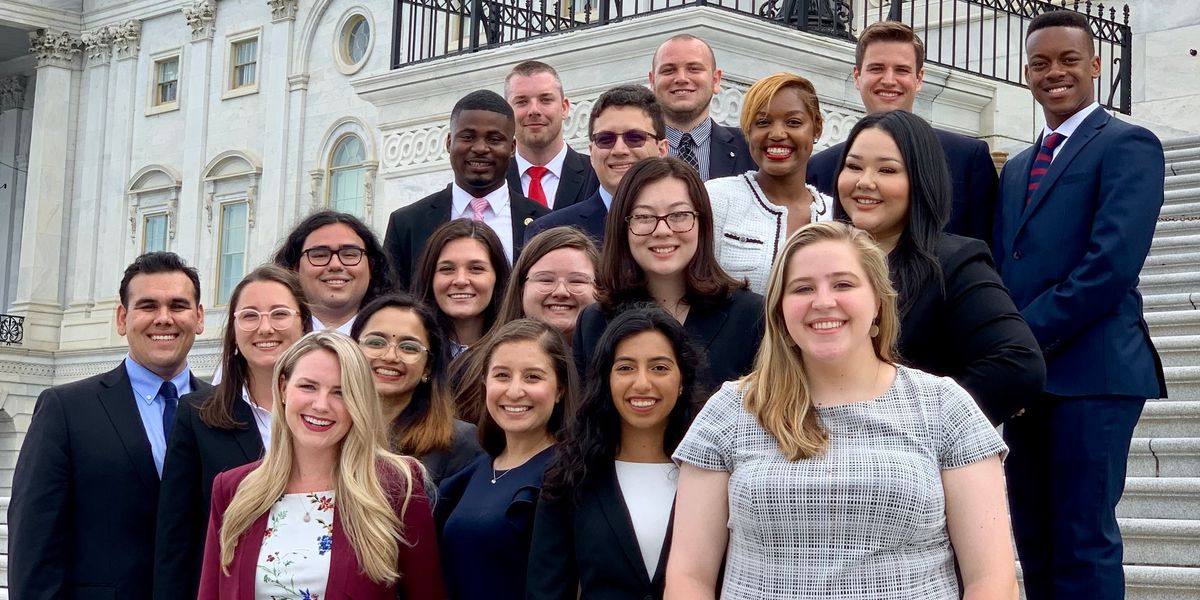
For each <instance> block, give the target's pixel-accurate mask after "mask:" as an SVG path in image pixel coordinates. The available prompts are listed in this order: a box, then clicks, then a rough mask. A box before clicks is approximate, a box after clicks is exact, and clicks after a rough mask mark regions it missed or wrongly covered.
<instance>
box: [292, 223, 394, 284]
mask: <svg viewBox="0 0 1200 600" xmlns="http://www.w3.org/2000/svg"><path fill="white" fill-rule="evenodd" d="M338 223H341V224H343V225H345V226H347V227H349V228H350V229H351V230H353V231H354V235H357V236H358V237H360V238H362V241H363V247H364V248H365V249H366V256H367V265H368V266H369V267H370V269H371V283H370V284H369V285H368V286H367V293H366V295H364V296H363V299H362V304H366V303H368V302H370V301H371V300H374V299H375V297H376V296H380V295H383V294H387V293H389V292H393V291H395V290H396V289H398V286H397V284H396V276H395V275H394V274H393V273H392V264H391V262H389V261H388V257H387V254H385V253H384V252H383V245H382V244H380V243H379V238H377V237H375V232H374V231H371V228H370V227H368V226H367V224H366V223H363V222H362V220H361V219H359V218H358V217H356V216H354V215H352V214H350V213H344V212H337V211H335V210H321V211H317V212H315V213H312V214H311V215H308V216H307V217H305V218H304V220H303V221H300V223H299V224H297V225H296V227H295V228H293V229H292V231H291V232H290V233H288V236H287V239H285V240H284V241H283V245H282V246H280V247H279V250H277V251H276V252H275V256H274V258H272V260H271V262H274V263H275V264H277V265H279V266H281V267H283V268H285V269H289V270H292V271H297V272H298V271H299V270H300V259H301V258H302V257H303V253H304V240H306V239H308V236H309V235H311V234H312V232H314V231H316V230H318V229H320V228H322V227H325V226H326V225H336V224H338Z"/></svg>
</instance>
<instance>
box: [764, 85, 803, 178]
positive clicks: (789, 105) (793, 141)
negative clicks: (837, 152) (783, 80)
mask: <svg viewBox="0 0 1200 600" xmlns="http://www.w3.org/2000/svg"><path fill="white" fill-rule="evenodd" d="M815 130H816V122H815V120H814V119H813V115H811V114H809V112H808V107H807V106H805V104H804V98H803V96H802V94H801V92H800V89H799V88H796V87H786V88H783V89H781V90H779V93H777V94H775V96H774V97H773V98H771V101H770V102H769V103H767V107H766V110H765V111H763V112H760V113H759V114H758V115H756V116H755V118H754V123H753V125H752V126H751V127H750V132H749V137H750V140H749V141H750V156H751V158H753V159H754V162H755V163H757V164H758V165H759V170H760V172H761V173H764V174H766V175H769V176H772V177H784V176H787V175H790V174H792V173H795V172H797V171H799V172H800V173H804V171H805V170H806V169H807V168H808V159H809V157H811V156H812V149H813V141H814V138H815Z"/></svg>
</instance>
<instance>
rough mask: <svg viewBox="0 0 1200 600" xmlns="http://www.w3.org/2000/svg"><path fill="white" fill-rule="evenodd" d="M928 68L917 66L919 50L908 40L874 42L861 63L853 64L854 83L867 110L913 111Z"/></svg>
mask: <svg viewBox="0 0 1200 600" xmlns="http://www.w3.org/2000/svg"><path fill="white" fill-rule="evenodd" d="M924 80H925V69H918V68H917V51H916V49H915V48H913V45H912V44H911V43H909V42H874V43H872V44H870V45H869V46H867V48H866V50H864V51H863V60H862V66H861V67H854V87H856V88H858V93H859V94H860V95H861V96H862V101H863V105H865V106H866V107H867V112H868V113H874V112H888V111H891V110H897V109H899V110H906V111H909V112H912V108H913V103H914V102H915V101H916V99H917V92H919V91H921V84H922V82H923V81H924Z"/></svg>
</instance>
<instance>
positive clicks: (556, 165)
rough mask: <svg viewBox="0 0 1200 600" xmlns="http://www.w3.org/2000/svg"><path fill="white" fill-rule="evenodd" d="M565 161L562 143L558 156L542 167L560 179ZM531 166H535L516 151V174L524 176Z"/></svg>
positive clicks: (564, 145)
mask: <svg viewBox="0 0 1200 600" xmlns="http://www.w3.org/2000/svg"><path fill="white" fill-rule="evenodd" d="M566 160H567V145H566V144H565V143H564V144H563V145H562V148H559V149H558V154H555V155H554V158H551V159H550V162H548V163H546V164H544V165H542V166H543V167H546V169H548V170H549V171H550V172H551V173H553V174H554V176H555V177H558V178H559V179H562V169H563V163H564V162H565V161H566ZM532 166H535V165H534V164H533V163H531V162H529V161H527V160H525V157H524V156H521V152H520V151H519V150H518V151H517V173H518V174H520V175H524V174H525V171H528V170H529V167H532ZM489 200H490V198H489Z"/></svg>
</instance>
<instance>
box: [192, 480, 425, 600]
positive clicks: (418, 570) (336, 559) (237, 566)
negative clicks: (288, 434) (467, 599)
mask: <svg viewBox="0 0 1200 600" xmlns="http://www.w3.org/2000/svg"><path fill="white" fill-rule="evenodd" d="M261 463H262V461H255V462H252V463H250V464H247V465H243V466H240V467H237V468H234V469H230V470H228V471H225V472H224V473H221V474H220V475H217V478H216V480H215V481H214V483H213V491H212V510H211V511H210V512H209V518H208V539H207V541H206V542H205V544H204V566H203V567H202V569H201V575H200V594H199V598H204V599H207V598H220V599H222V600H225V599H233V600H253V599H254V584H255V581H256V580H257V578H258V577H257V573H256V571H257V570H258V555H259V552H260V551H261V550H262V540H263V533H264V532H265V531H266V529H267V517H268V514H269V511H268V513H263V515H262V516H260V517H259V518H258V520H257V521H255V522H254V525H252V526H251V527H250V529H249V530H248V531H247V532H246V533H245V534H243V535H242V538H241V540H239V541H238V545H237V548H236V549H235V550H234V554H233V562H231V563H230V564H229V575H225V574H224V573H222V572H221V544H220V535H221V523H222V521H223V520H224V516H225V509H226V508H228V507H229V503H230V501H232V500H233V494H234V492H236V491H237V487H238V484H240V483H241V482H242V480H243V479H245V478H246V475H247V474H249V473H250V471H252V470H254V469H255V468H257V467H258V466H259V465H260V464H261ZM380 477H382V478H383V483H384V488H385V489H389V488H392V487H393V485H391V484H396V485H395V486H394V487H397V488H398V487H399V484H400V482H399V480H398V477H399V475H398V474H396V473H394V472H392V470H391V469H386V468H381V469H380ZM390 500H391V501H392V506H393V508H395V510H396V514H397V515H399V514H400V502H401V500H402V498H396V497H392V498H390ZM403 523H404V539H405V540H407V542H408V545H405V544H400V556H399V564H398V565H397V568H398V570H399V572H400V579H399V580H398V581H397V582H396V584H395V585H383V584H379V583H375V582H373V581H371V579H370V578H368V577H367V576H366V575H365V574H363V573H362V570H361V569H360V568H359V565H358V557H357V556H356V555H355V553H354V552H348V551H347V550H349V549H350V546H349V544H348V543H347V540H346V533H345V530H343V529H342V520H341V519H339V518H337V508H336V507H335V508H334V521H333V548H334V551H333V553H332V555H331V556H330V563H329V581H328V583H327V584H326V587H325V597H328V598H352V599H354V600H361V599H379V600H384V599H388V600H393V599H395V598H403V599H405V600H442V599H443V598H445V597H446V594H445V591H444V590H443V588H442V585H443V584H442V567H441V563H440V562H439V554H438V547H437V533H436V531H435V530H434V526H433V514H432V512H431V511H430V507H429V500H428V497H427V496H426V495H425V486H424V485H422V482H421V480H420V478H417V479H416V480H414V481H413V490H412V499H411V500H409V503H408V510H407V511H405V514H404V518H403Z"/></svg>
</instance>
